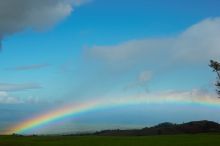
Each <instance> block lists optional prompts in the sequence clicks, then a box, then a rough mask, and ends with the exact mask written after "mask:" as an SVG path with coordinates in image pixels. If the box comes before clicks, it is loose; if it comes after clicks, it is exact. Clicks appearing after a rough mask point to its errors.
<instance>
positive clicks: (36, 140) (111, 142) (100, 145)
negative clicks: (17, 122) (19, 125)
mask: <svg viewBox="0 0 220 146" xmlns="http://www.w3.org/2000/svg"><path fill="white" fill-rule="evenodd" d="M219 143H220V134H192V135H190V134H189V135H161V136H139V137H138V136H136V137H117V136H115V137H112V136H44V137H43V136H42V137H38V136H36V137H34V136H33V137H19V136H1V137H0V146H217V145H219Z"/></svg>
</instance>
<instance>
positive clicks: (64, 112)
mask: <svg viewBox="0 0 220 146" xmlns="http://www.w3.org/2000/svg"><path fill="white" fill-rule="evenodd" d="M152 103H184V104H191V103H193V104H200V105H205V106H207V105H208V106H209V105H211V106H215V105H216V106H219V105H220V100H219V99H217V98H213V97H206V96H205V97H195V98H184V97H182V96H176V95H175V96H173V97H163V98H162V97H151V98H149V97H148V98H147V97H137V98H119V99H116V100H95V101H93V102H91V101H90V102H85V103H82V104H77V105H76V104H75V105H74V104H73V105H69V106H65V107H62V108H59V109H56V110H54V111H50V112H48V113H46V114H42V115H40V116H37V117H34V118H32V119H29V120H26V121H24V122H22V123H20V124H18V125H15V126H13V127H10V129H9V130H8V132H7V133H5V134H12V133H23V132H24V131H27V130H30V129H33V128H35V127H37V126H41V125H44V124H47V123H50V122H53V121H55V120H58V119H62V118H65V117H68V116H76V115H77V114H79V113H84V112H87V111H90V110H93V109H96V108H102V107H110V106H121V105H129V104H131V105H135V104H152Z"/></svg>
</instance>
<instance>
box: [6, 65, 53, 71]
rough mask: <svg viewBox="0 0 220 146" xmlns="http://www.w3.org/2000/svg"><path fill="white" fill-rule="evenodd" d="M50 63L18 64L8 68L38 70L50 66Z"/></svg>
mask: <svg viewBox="0 0 220 146" xmlns="http://www.w3.org/2000/svg"><path fill="white" fill-rule="evenodd" d="M49 66H50V65H49V64H32V65H27V66H17V67H14V68H6V70H14V71H26V70H36V69H42V68H46V67H49Z"/></svg>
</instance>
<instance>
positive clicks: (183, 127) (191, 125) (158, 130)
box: [94, 120, 220, 136]
mask: <svg viewBox="0 0 220 146" xmlns="http://www.w3.org/2000/svg"><path fill="white" fill-rule="evenodd" d="M211 132H220V124H218V123H216V122H212V121H206V120H204V121H192V122H188V123H183V124H173V123H168V122H166V123H161V124H159V125H156V126H153V127H146V128H143V129H133V130H119V129H118V130H104V131H100V132H96V133H95V134H94V135H100V136H146V135H161V134H196V133H211Z"/></svg>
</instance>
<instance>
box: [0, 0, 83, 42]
mask: <svg viewBox="0 0 220 146" xmlns="http://www.w3.org/2000/svg"><path fill="white" fill-rule="evenodd" d="M84 2H86V1H85V0H0V40H2V39H4V37H5V36H9V35H12V34H14V33H16V32H20V31H23V30H25V29H28V28H31V29H34V30H37V31H39V30H44V29H47V28H49V27H51V26H53V25H55V24H56V23H57V22H59V21H61V20H63V19H64V18H65V17H67V16H68V15H70V14H71V12H72V11H73V7H74V6H79V5H80V4H82V3H84Z"/></svg>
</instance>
